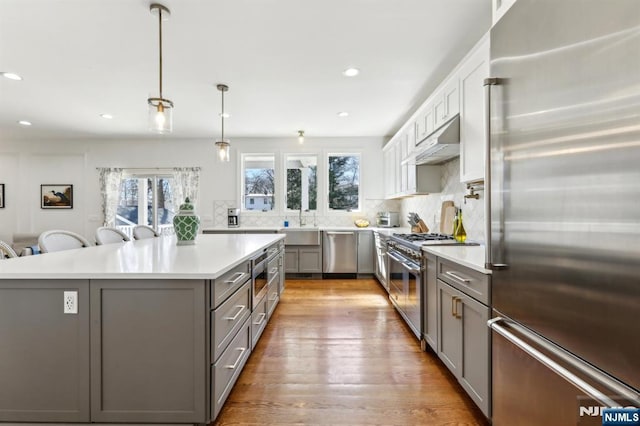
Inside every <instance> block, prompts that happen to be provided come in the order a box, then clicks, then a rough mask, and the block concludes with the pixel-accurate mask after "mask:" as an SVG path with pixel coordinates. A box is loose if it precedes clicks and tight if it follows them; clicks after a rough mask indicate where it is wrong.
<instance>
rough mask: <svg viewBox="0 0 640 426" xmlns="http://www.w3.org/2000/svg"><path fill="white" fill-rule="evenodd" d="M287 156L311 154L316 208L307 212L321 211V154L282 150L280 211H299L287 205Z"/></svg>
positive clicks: (287, 212) (289, 213)
mask: <svg viewBox="0 0 640 426" xmlns="http://www.w3.org/2000/svg"><path fill="white" fill-rule="evenodd" d="M289 156H293V157H304V156H313V157H315V159H316V208H315V210H311V209H309V212H315V213H316V214H317V213H319V212H321V211H322V197H321V186H322V185H321V174H320V173H321V163H322V155H321V154H320V153H317V152H284V153H282V159H281V160H282V173H281V174H282V197H281V198H282V203H280V205H281V206H282V211H283V212H284V214H288V215H291V214H294V213H297V212H299V210H298V209H289V208H288V207H287V170H288V168H287V159H288V157H289Z"/></svg>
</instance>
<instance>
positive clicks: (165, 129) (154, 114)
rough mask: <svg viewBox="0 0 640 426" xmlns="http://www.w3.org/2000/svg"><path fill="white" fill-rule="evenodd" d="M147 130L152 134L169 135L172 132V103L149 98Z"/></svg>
mask: <svg viewBox="0 0 640 426" xmlns="http://www.w3.org/2000/svg"><path fill="white" fill-rule="evenodd" d="M148 103H149V130H150V131H152V132H154V133H160V134H164V133H171V131H172V130H173V103H172V102H171V101H169V100H167V99H160V98H150V99H149V101H148Z"/></svg>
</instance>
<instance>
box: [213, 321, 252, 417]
mask: <svg viewBox="0 0 640 426" xmlns="http://www.w3.org/2000/svg"><path fill="white" fill-rule="evenodd" d="M250 354H251V321H250V320H247V321H245V322H244V324H243V325H242V328H241V329H240V330H239V331H238V334H236V336H235V337H234V339H233V340H232V341H231V343H230V344H229V347H228V348H227V350H225V351H224V352H223V353H222V355H221V356H220V359H219V360H218V361H217V362H216V363H215V364H214V365H213V368H212V370H211V375H212V377H211V386H212V387H213V389H211V399H212V401H211V409H212V411H213V418H214V419H215V418H216V417H217V416H218V413H219V412H220V409H221V408H222V406H223V405H224V402H225V400H226V399H227V396H229V393H230V392H231V389H232V388H233V385H234V384H235V383H236V380H237V379H238V376H239V375H240V372H241V371H242V368H243V367H244V365H245V363H246V362H247V359H248V358H249V355H250Z"/></svg>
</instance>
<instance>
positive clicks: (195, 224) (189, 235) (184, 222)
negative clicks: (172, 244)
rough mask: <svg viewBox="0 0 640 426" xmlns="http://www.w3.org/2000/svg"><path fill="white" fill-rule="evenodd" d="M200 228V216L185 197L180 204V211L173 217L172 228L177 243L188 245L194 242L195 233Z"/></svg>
mask: <svg viewBox="0 0 640 426" xmlns="http://www.w3.org/2000/svg"><path fill="white" fill-rule="evenodd" d="M199 228H200V218H199V217H198V215H197V214H196V213H195V210H194V207H193V204H191V201H190V200H189V197H187V198H186V199H185V200H184V204H181V205H180V211H179V212H178V214H177V215H175V216H174V217H173V229H174V230H175V232H176V237H177V238H178V243H177V244H178V245H179V246H183V245H189V244H195V243H196V235H197V234H198V229H199Z"/></svg>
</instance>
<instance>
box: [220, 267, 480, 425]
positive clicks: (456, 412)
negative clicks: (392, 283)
mask: <svg viewBox="0 0 640 426" xmlns="http://www.w3.org/2000/svg"><path fill="white" fill-rule="evenodd" d="M215 424H216V425H237V424H256V425H258V424H259V425H289V424H299V425H300V424H302V425H310V424H323V425H328V424H330V425H383V424H384V425H478V424H480V425H485V424H488V423H487V421H486V419H485V418H484V417H483V416H482V413H480V411H479V410H478V409H477V408H476V407H475V405H474V404H473V402H471V400H470V399H469V398H468V397H467V396H466V395H465V394H464V392H463V391H462V389H461V388H460V387H459V385H458V383H457V382H456V380H455V378H454V377H453V376H452V375H451V374H450V373H449V372H448V370H446V368H445V367H444V366H443V365H442V364H441V363H440V361H439V360H438V359H437V356H436V355H434V354H433V352H427V353H424V352H422V351H421V350H420V345H419V343H418V341H417V339H415V337H413V335H412V334H411V333H410V331H409V329H408V328H407V327H406V326H405V325H404V323H403V322H402V319H401V318H400V316H399V315H398V314H397V313H396V312H395V310H394V309H393V306H391V304H390V303H389V301H388V299H387V295H386V292H385V291H384V289H382V287H381V286H380V284H378V282H377V281H376V280H375V279H365V280H287V288H286V290H285V292H284V294H283V295H282V298H281V301H280V304H279V305H278V307H277V308H276V311H275V314H274V316H273V317H272V319H271V321H270V322H269V324H268V325H267V328H266V329H265V331H264V334H263V335H262V338H261V339H260V341H259V343H258V345H257V346H256V348H255V351H254V352H253V353H252V354H251V357H250V358H249V361H248V362H247V365H246V367H245V369H244V371H243V372H242V374H241V375H240V377H239V378H238V382H237V383H236V385H235V387H234V389H233V391H232V392H231V394H230V396H229V398H228V400H227V402H226V404H225V406H224V408H223V409H222V411H221V412H220V415H219V416H218V419H217V421H216V423H215Z"/></svg>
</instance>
